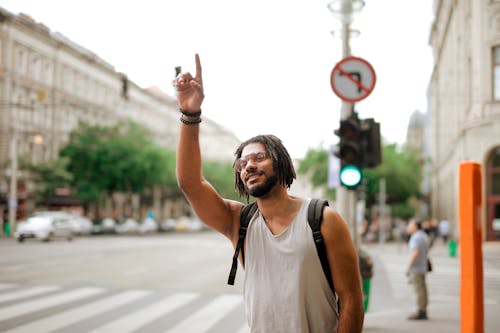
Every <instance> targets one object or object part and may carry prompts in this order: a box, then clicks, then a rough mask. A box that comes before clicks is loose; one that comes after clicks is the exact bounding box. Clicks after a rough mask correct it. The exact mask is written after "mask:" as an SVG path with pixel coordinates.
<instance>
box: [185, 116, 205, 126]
mask: <svg viewBox="0 0 500 333" xmlns="http://www.w3.org/2000/svg"><path fill="white" fill-rule="evenodd" d="M180 120H181V123H183V124H186V125H198V124H199V123H201V118H199V117H198V118H196V119H194V120H188V119H184V118H183V117H182V116H181V118H180Z"/></svg>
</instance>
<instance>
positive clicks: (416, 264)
mask: <svg viewBox="0 0 500 333" xmlns="http://www.w3.org/2000/svg"><path fill="white" fill-rule="evenodd" d="M407 232H408V235H410V240H409V244H408V249H409V253H410V260H409V262H408V270H407V275H408V277H409V282H410V283H411V284H413V289H414V291H415V295H416V298H417V312H416V313H414V314H412V315H411V316H409V317H408V319H409V320H422V319H427V303H428V296H427V285H426V282H425V275H426V274H427V254H428V252H429V247H430V240H429V237H428V236H427V234H426V233H425V232H424V231H423V230H422V225H421V223H420V222H415V221H411V222H410V223H409V224H408V229H407Z"/></svg>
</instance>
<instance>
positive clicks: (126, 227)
mask: <svg viewBox="0 0 500 333" xmlns="http://www.w3.org/2000/svg"><path fill="white" fill-rule="evenodd" d="M116 232H117V233H119V234H135V233H137V232H139V223H137V221H136V220H134V219H131V218H128V219H126V220H125V222H123V223H122V224H118V225H117V226H116Z"/></svg>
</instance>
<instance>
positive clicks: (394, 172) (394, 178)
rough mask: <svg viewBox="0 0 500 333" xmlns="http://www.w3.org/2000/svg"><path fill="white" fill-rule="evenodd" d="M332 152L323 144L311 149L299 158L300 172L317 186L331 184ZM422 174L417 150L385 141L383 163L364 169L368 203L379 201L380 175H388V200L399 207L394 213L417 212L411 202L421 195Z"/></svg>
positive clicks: (402, 214)
mask: <svg viewBox="0 0 500 333" xmlns="http://www.w3.org/2000/svg"><path fill="white" fill-rule="evenodd" d="M328 154H329V152H328V151H327V150H326V149H324V148H322V147H318V148H315V149H309V150H308V151H307V153H306V155H305V157H304V159H302V160H301V161H300V162H299V167H298V172H299V173H300V174H304V175H306V176H307V177H309V180H310V181H311V184H312V185H313V186H314V187H324V188H326V186H327V177H328ZM421 174H422V171H421V163H420V161H419V158H418V156H417V154H415V153H414V152H412V151H406V150H402V149H400V148H399V147H398V145H396V144H384V145H383V147H382V164H380V165H379V166H378V167H376V168H373V169H364V170H363V179H364V184H365V188H366V204H367V207H370V206H372V205H374V204H377V196H378V193H379V191H380V188H379V184H380V179H382V178H385V180H386V192H387V203H388V204H390V205H392V206H393V207H394V208H395V209H394V211H393V213H394V214H393V215H394V216H401V217H407V216H409V215H412V214H414V209H413V208H411V207H409V206H408V204H407V202H408V199H409V198H411V197H417V198H418V197H420V182H421ZM330 193H331V192H330Z"/></svg>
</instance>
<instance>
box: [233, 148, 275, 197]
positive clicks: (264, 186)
mask: <svg viewBox="0 0 500 333" xmlns="http://www.w3.org/2000/svg"><path fill="white" fill-rule="evenodd" d="M237 163H239V165H240V167H241V171H240V178H241V180H242V181H243V184H244V186H245V190H246V191H247V193H248V194H250V195H251V196H253V197H255V198H260V197H263V196H265V195H266V194H268V193H269V192H270V191H271V189H272V188H273V187H274V186H275V185H276V184H277V183H278V177H277V176H276V173H275V172H274V170H273V161H272V159H271V158H270V157H269V155H268V154H267V151H266V149H265V148H264V146H263V145H262V144H260V143H251V144H248V145H247V146H245V148H243V151H242V153H241V158H240V159H239V160H238V161H237Z"/></svg>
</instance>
